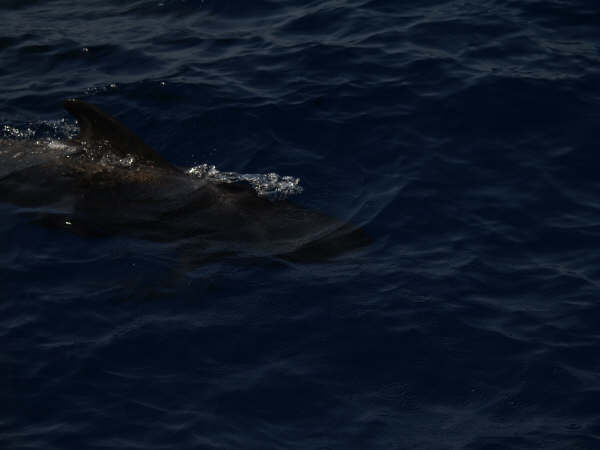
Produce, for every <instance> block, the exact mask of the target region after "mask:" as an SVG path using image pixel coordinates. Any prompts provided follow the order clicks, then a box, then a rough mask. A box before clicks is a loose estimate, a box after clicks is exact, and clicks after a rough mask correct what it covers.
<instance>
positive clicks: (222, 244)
mask: <svg viewBox="0 0 600 450" xmlns="http://www.w3.org/2000/svg"><path fill="white" fill-rule="evenodd" d="M64 106H65V108H66V109H67V110H68V111H69V112H70V113H71V114H72V115H73V116H74V117H75V118H76V119H77V121H78V123H79V126H80V134H79V136H77V137H76V138H75V139H73V140H70V141H66V142H52V144H51V145H49V144H48V143H47V142H39V141H31V140H2V141H0V161H1V162H2V169H0V177H1V178H0V201H2V202H7V203H12V204H15V205H19V206H23V207H25V209H24V211H26V214H27V215H28V216H29V217H31V218H32V220H34V221H35V222H37V223H40V224H42V225H44V226H51V227H57V228H62V229H66V230H69V231H72V232H74V233H77V234H81V235H83V236H98V237H100V236H113V235H119V234H124V235H128V236H132V237H135V238H140V239H146V240H151V241H160V242H176V243H177V244H178V245H179V247H180V249H181V250H182V251H183V252H184V254H185V255H186V259H187V260H192V261H194V262H201V261H203V260H206V259H212V258H214V257H221V256H237V257H280V258H283V259H287V260H293V261H302V262H311V261H322V260H327V259H331V258H335V257H339V256H341V255H345V254H349V253H352V252H354V251H357V250H359V249H361V248H364V247H365V246H367V245H369V244H370V243H371V239H370V237H369V236H368V235H367V234H366V233H365V231H364V230H362V229H360V228H358V227H354V226H352V225H349V224H346V223H343V222H341V221H339V220H336V219H334V218H332V217H329V216H327V215H325V214H322V213H320V212H316V211H311V210H309V209H306V208H303V207H301V206H298V205H295V204H294V203H292V202H290V201H288V200H279V201H271V200H269V199H266V198H262V197H260V196H259V195H257V193H256V191H255V190H254V189H252V187H251V186H250V185H249V184H248V183H245V182H237V183H214V182H212V181H208V180H206V179H201V178H198V177H194V176H192V175H190V174H188V173H186V171H184V170H182V169H180V168H177V167H175V166H174V165H172V164H171V163H169V162H168V161H167V160H165V159H164V158H163V157H162V156H160V155H159V154H158V153H157V152H156V151H154V150H153V149H152V148H150V147H149V146H148V145H146V144H145V143H144V142H143V141H142V140H141V139H140V138H139V137H138V136H136V135H135V134H134V133H133V132H132V131H131V130H129V129H128V128H127V127H126V126H125V125H123V124H122V123H120V122H118V121H117V120H116V119H115V118H113V117H111V116H110V115H108V114H107V113H105V112H103V111H102V110H101V109H99V108H98V107H96V106H94V105H91V104H88V103H86V102H83V101H81V100H75V99H72V100H66V101H65V102H64Z"/></svg>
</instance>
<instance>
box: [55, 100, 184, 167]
mask: <svg viewBox="0 0 600 450" xmlns="http://www.w3.org/2000/svg"><path fill="white" fill-rule="evenodd" d="M64 107H65V109H66V110H67V111H69V113H71V114H72V115H73V116H74V117H75V118H76V119H77V122H78V123H79V129H80V131H79V136H78V137H77V138H76V140H78V141H80V142H85V143H86V144H88V145H93V144H94V143H102V145H101V146H99V148H100V149H101V151H105V152H112V153H114V154H116V155H117V156H120V157H126V156H128V155H131V156H134V157H136V158H139V159H140V160H142V161H144V162H149V163H151V164H153V165H156V166H161V167H170V168H174V166H172V165H171V164H170V163H169V162H168V161H167V160H166V159H164V158H163V157H162V156H160V155H159V154H158V153H157V152H156V150H154V149H152V148H151V147H150V146H148V145H146V144H145V143H144V141H142V139H140V138H139V137H138V136H137V135H136V134H135V133H134V132H133V131H131V130H130V129H129V128H127V127H126V126H125V125H123V124H122V123H121V122H119V121H118V120H117V119H115V118H114V117H112V116H111V115H110V114H107V113H105V112H104V111H102V110H101V109H100V108H98V107H97V106H95V105H91V104H89V103H86V102H84V101H81V100H78V99H68V100H65V101H64Z"/></svg>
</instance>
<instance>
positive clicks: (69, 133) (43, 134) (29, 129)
mask: <svg viewBox="0 0 600 450" xmlns="http://www.w3.org/2000/svg"><path fill="white" fill-rule="evenodd" d="M78 132H79V127H78V126H77V123H76V122H71V121H67V120H65V119H59V120H43V121H39V122H30V123H21V124H18V125H8V124H6V125H1V128H0V137H2V138H7V139H44V138H47V139H71V138H72V137H74V136H75V135H77V133H78Z"/></svg>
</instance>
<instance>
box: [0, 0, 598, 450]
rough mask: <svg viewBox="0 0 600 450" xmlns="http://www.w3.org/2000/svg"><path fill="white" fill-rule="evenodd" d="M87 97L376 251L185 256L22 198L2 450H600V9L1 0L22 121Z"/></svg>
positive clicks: (9, 81) (8, 307)
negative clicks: (296, 188) (356, 228)
mask: <svg viewBox="0 0 600 450" xmlns="http://www.w3.org/2000/svg"><path fill="white" fill-rule="evenodd" d="M69 97H78V98H81V99H84V100H86V101H88V102H91V103H95V104H98V105H100V106H101V107H102V108H103V109H105V110H107V111H109V112H111V113H112V114H114V115H115V116H116V117H118V118H119V119H120V120H121V121H123V122H124V123H126V124H128V125H129V126H130V127H131V128H132V129H133V130H135V131H136V132H137V134H139V135H140V136H141V137H142V138H143V139H144V140H145V141H146V142H148V143H149V144H151V145H152V146H153V147H154V148H156V149H157V150H159V151H160V153H161V154H162V155H164V156H165V157H166V158H167V159H169V160H170V161H172V162H174V163H176V164H178V165H181V166H195V165H199V164H203V163H206V164H214V165H216V167H217V168H218V169H220V170H226V171H235V172H238V173H254V174H265V173H270V172H275V173H278V174H280V175H290V176H293V177H298V178H300V180H301V185H302V186H303V188H304V192H303V193H302V194H299V195H296V196H293V197H291V200H293V201H295V202H297V203H299V204H302V205H305V206H307V207H310V208H312V209H316V210H320V211H322V212H325V213H327V214H330V215H332V216H335V217H338V218H341V219H343V220H346V221H349V222H352V223H354V224H357V225H361V226H363V227H364V228H365V229H366V230H367V232H368V233H369V234H370V235H371V236H372V237H373V239H374V241H375V243H374V244H373V245H372V246H370V247H369V248H368V249H366V251H364V252H361V253H359V254H356V255H349V256H347V257H342V258H340V259H338V260H334V261H328V262H321V263H313V264H302V263H286V264H281V263H279V264H276V263H274V262H273V261H269V260H268V259H266V260H265V261H255V262H253V263H248V262H236V261H235V260H231V259H229V260H224V261H218V260H217V261H210V262H206V263H205V264H201V265H199V266H197V267H189V268H187V269H186V270H185V271H182V270H181V269H180V268H179V269H177V267H180V265H178V261H177V259H178V256H177V254H176V253H174V252H173V251H172V248H171V247H170V246H169V245H165V244H157V243H152V242H146V241H142V240H135V239H132V238H127V237H126V236H115V237H112V238H104V239H94V238H86V237H82V236H78V235H75V234H69V233H67V232H64V231H60V230H55V229H54V230H53V229H48V228H44V227H40V226H38V225H35V224H33V223H30V222H28V221H27V220H26V219H25V218H24V217H23V216H22V214H20V211H19V208H18V207H16V206H13V205H10V204H1V205H0V217H1V220H0V230H1V239H0V293H1V294H2V295H1V297H2V298H1V300H0V345H1V349H2V350H1V351H0V448H2V449H44V450H55V449H56V450H62V449H321V450H325V449H461V448H466V449H489V450H491V449H534V448H536V449H537V448H540V449H596V448H600V256H599V253H598V248H599V247H600V175H599V167H600V157H599V156H598V150H599V149H598V143H599V142H600V139H599V129H600V5H599V4H598V3H597V1H595V0H594V1H592V0H570V1H565V0H544V1H541V0H482V1H477V2H475V1H468V0H447V1H442V0H429V1H425V0H424V1H418V2H417V1H405V2H399V1H395V2H394V1H391V0H388V1H383V0H329V1H291V0H280V1H274V0H259V1H253V2H243V1H240V0H236V1H234V0H225V1H217V0H205V1H185V0H163V1H158V0H154V1H146V0H138V1H127V0H126V1H113V0H102V1H100V0H88V1H85V2H71V1H66V0H54V1H53V0H19V1H16V0H15V1H12V0H4V1H1V2H0V124H1V125H2V126H4V127H5V128H4V131H3V133H4V135H5V136H8V135H15V133H17V134H19V133H20V134H25V135H28V136H30V137H29V139H37V138H38V137H41V136H42V137H43V136H52V137H64V136H65V135H68V134H69V130H71V129H72V128H73V127H74V126H75V121H74V120H73V119H72V118H71V117H70V116H69V115H68V114H67V113H66V112H65V111H64V110H63V109H62V100H63V99H64V98H69Z"/></svg>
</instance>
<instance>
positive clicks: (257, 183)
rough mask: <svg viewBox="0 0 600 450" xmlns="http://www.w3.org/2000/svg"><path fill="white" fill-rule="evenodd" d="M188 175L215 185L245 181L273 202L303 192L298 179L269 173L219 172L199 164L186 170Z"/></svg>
mask: <svg viewBox="0 0 600 450" xmlns="http://www.w3.org/2000/svg"><path fill="white" fill-rule="evenodd" d="M188 173H189V174H190V175H193V176H195V177H198V178H202V179H206V180H209V181H212V182H216V183H235V182H238V181H246V182H248V183H250V185H251V186H252V188H253V189H254V190H255V191H256V193H257V194H258V195H259V196H261V197H267V198H270V199H273V200H279V199H284V198H287V197H289V196H290V195H297V194H301V193H302V191H303V190H304V189H303V188H302V186H300V178H295V177H291V176H283V177H282V176H280V175H278V174H276V173H273V172H270V173H265V174H260V173H237V172H221V171H220V170H218V169H217V168H216V167H215V166H213V165H209V164H200V165H199V166H195V167H192V168H191V169H189V170H188Z"/></svg>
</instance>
